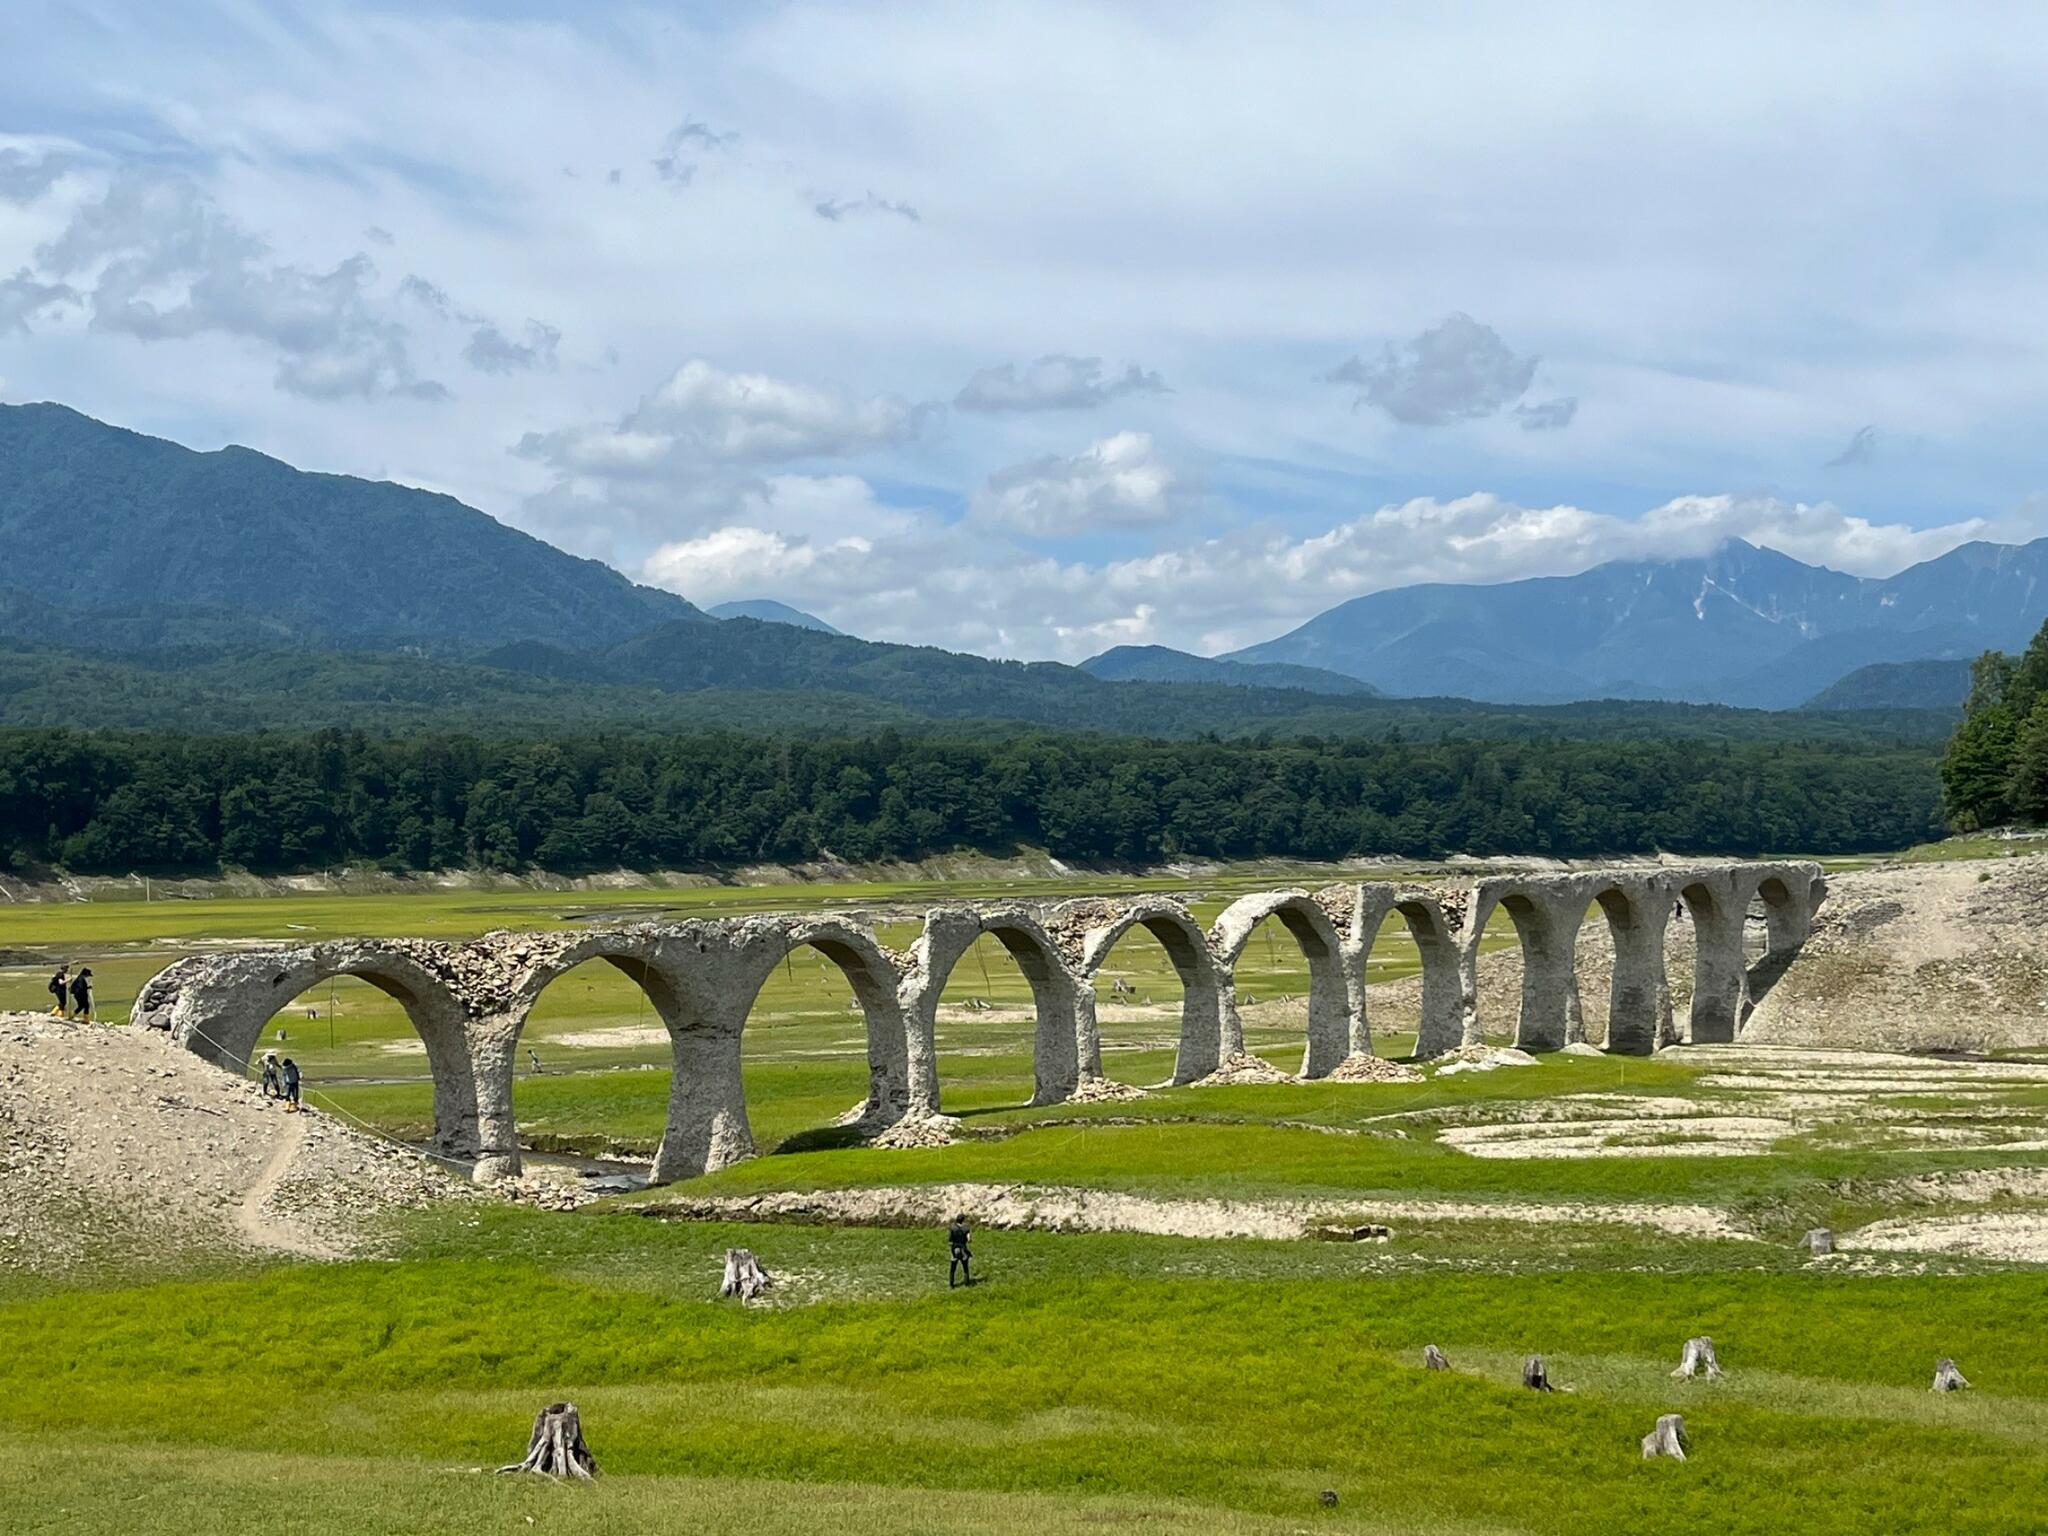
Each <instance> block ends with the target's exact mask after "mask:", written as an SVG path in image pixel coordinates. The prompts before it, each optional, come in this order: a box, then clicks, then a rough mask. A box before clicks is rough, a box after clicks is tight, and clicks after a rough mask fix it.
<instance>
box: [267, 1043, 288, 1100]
mask: <svg viewBox="0 0 2048 1536" xmlns="http://www.w3.org/2000/svg"><path fill="white" fill-rule="evenodd" d="M283 1091H284V1085H283V1084H282V1083H280V1082H279V1081H278V1077H277V1052H275V1051H265V1052H264V1053H263V1097H265V1098H266V1099H274V1098H276V1097H278V1096H279V1094H281V1093H282V1092H283Z"/></svg>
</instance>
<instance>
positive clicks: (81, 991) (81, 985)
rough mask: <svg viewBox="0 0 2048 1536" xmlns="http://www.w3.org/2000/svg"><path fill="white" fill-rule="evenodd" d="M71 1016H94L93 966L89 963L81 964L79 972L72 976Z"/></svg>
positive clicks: (85, 1017)
mask: <svg viewBox="0 0 2048 1536" xmlns="http://www.w3.org/2000/svg"><path fill="white" fill-rule="evenodd" d="M71 1017H73V1018H74V1019H90V1018H91V1017H92V967H91V966H89V965H82V966H80V967H79V968H78V974H77V975H76V976H74V977H72V978H71Z"/></svg>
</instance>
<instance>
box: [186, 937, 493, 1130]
mask: <svg viewBox="0 0 2048 1536" xmlns="http://www.w3.org/2000/svg"><path fill="white" fill-rule="evenodd" d="M221 964H222V965H223V966H225V967H227V968H228V969H229V971H230V972H231V974H230V975H229V976H226V977H218V978H216V977H211V976H207V975H206V974H205V972H206V969H207V965H208V962H206V961H200V962H198V963H197V966H196V969H197V970H198V971H199V973H200V974H199V975H196V976H194V977H192V978H191V979H190V980H189V981H188V982H187V983H186V985H187V986H189V987H191V988H192V989H193V991H194V993H195V995H194V996H193V998H192V999H191V1002H192V1004H193V1006H191V1007H190V1008H189V1009H186V1010H184V1014H183V1017H182V1019H181V1020H179V1021H178V1022H176V1023H174V1024H173V1025H172V1028H173V1032H174V1034H175V1035H176V1037H177V1038H178V1039H180V1041H181V1042H182V1043H183V1044H184V1045H185V1046H186V1047H187V1048H188V1049H190V1050H192V1051H194V1052H196V1053H197V1054H199V1055H201V1056H203V1057H205V1058H206V1059H208V1060H210V1061H212V1062H214V1063H215V1064H216V1065H218V1066H221V1067H225V1068H226V1069H227V1070H229V1071H231V1072H236V1073H240V1074H243V1075H251V1074H252V1073H253V1072H254V1071H256V1070H257V1069H258V1068H257V1064H258V1061H259V1053H260V1052H264V1051H275V1052H276V1053H277V1055H278V1058H279V1064H280V1066H282V1063H283V1061H284V1060H285V1059H286V1058H289V1059H290V1060H291V1061H292V1062H293V1063H294V1064H295V1065H296V1067H297V1068H298V1070H299V1073H300V1080H301V1085H302V1086H301V1094H302V1097H303V1098H308V1099H310V1098H311V1097H313V1096H314V1095H316V1094H319V1095H329V1094H331V1095H333V1096H334V1099H335V1102H336V1103H337V1104H339V1105H340V1106H341V1107H343V1108H348V1107H349V1105H350V1104H351V1103H352V1102H355V1103H360V1101H361V1099H362V1098H363V1097H364V1096H365V1095H369V1096H374V1097H375V1098H377V1099H378V1100H379V1102H378V1103H377V1104H376V1105H375V1110H376V1112H377V1113H378V1114H379V1115H380V1116H389V1117H391V1118H395V1119H397V1120H398V1121H399V1125H398V1127H397V1128H398V1130H399V1131H400V1132H401V1133H402V1134H405V1135H406V1136H408V1138H409V1139H412V1140H415V1141H418V1142H420V1143H422V1144H424V1145H428V1146H432V1147H434V1148H436V1149H438V1150H440V1151H442V1152H446V1153H450V1154H452V1155H455V1156H468V1155H472V1154H473V1153H474V1152H475V1150H476V1146H477V1100H476V1086H475V1077H474V1073H473V1072H472V1070H471V1064H470V1060H469V1054H468V1050H467V1045H466V1041H465V1037H464V1028H463V1026H464V1014H463V1011H462V1009H461V1007H460V1006H459V1005H458V1004H457V1003H456V1002H455V1001H454V999H453V998H452V997H451V996H450V995H449V994H448V993H447V991H446V990H445V988H443V987H442V986H441V985H440V984H439V982H438V981H437V979H436V978H435V977H433V976H432V975H431V974H429V973H426V972H423V971H419V970H418V968H417V967H415V966H414V965H413V964H412V963H411V962H410V961H409V960H407V959H405V958H404V957H402V956H382V957H380V956H378V955H375V954H368V955H366V954H361V953H347V954H344V955H341V956H339V957H332V958H331V957H329V956H327V955H322V954H319V953H310V954H309V953H307V952H304V951H301V952H299V953H297V954H295V955H287V956H284V957H281V958H279V959H277V960H270V959H265V958H262V957H258V956H245V957H224V958H223V959H222V961H221ZM233 973H239V974H233Z"/></svg>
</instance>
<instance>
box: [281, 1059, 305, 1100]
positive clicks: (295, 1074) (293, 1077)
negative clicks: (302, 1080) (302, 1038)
mask: <svg viewBox="0 0 2048 1536" xmlns="http://www.w3.org/2000/svg"><path fill="white" fill-rule="evenodd" d="M283 1070H284V1112H285V1113H286V1114H288V1115H295V1114H304V1113H305V1109H304V1107H303V1106H302V1105H301V1104H300V1103H299V1064H298V1063H297V1062H296V1061H293V1060H292V1059H291V1057H289V1056H287V1057H285V1059H284V1069H283Z"/></svg>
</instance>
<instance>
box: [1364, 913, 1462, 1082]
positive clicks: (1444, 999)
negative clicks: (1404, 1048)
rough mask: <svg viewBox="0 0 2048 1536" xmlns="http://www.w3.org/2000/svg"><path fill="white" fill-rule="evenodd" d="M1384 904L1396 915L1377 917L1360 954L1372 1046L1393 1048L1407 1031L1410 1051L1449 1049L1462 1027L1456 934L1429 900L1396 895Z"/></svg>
mask: <svg viewBox="0 0 2048 1536" xmlns="http://www.w3.org/2000/svg"><path fill="white" fill-rule="evenodd" d="M1387 910H1388V915H1389V917H1391V918H1394V919H1397V921H1388V920H1387V919H1386V918H1382V919H1381V921H1380V924H1379V927H1378V929H1377V931H1376V932H1375V933H1374V934H1373V936H1372V943H1371V944H1370V945H1369V946H1368V947H1367V949H1366V953H1365V955H1364V957H1363V958H1364V978H1363V979H1364V985H1365V989H1366V994H1367V997H1368V999H1369V1001H1368V1003H1367V1013H1366V1017H1367V1021H1368V1023H1369V1024H1370V1025H1371V1029H1372V1039H1373V1042H1374V1047H1375V1049H1376V1050H1377V1051H1378V1052H1379V1053H1380V1054H1382V1055H1395V1054H1399V1052H1398V1050H1397V1048H1396V1045H1395V1042H1396V1041H1397V1040H1398V1039H1400V1038H1401V1037H1403V1036H1407V1037H1409V1039H1410V1042H1411V1044H1410V1054H1412V1055H1415V1056H1435V1055H1440V1054H1441V1053H1443V1052H1444V1051H1448V1050H1453V1049H1455V1048H1456V1047H1457V1046H1458V1044H1459V1042H1460V1037H1461V1035H1462V1032H1463V1028H1464V1025H1463V1020H1462V1018H1461V1016H1460V1015H1461V1010H1460V987H1459V979H1458V942H1457V935H1456V934H1454V933H1453V932H1452V931H1451V928H1450V925H1449V923H1448V921H1447V920H1446V918H1445V915H1444V912H1443V910H1442V908H1441V907H1439V906H1438V905H1437V904H1436V903H1435V902H1433V901H1425V900H1423V899H1422V898H1420V897H1416V896H1404V897H1398V898H1396V899H1395V900H1394V902H1393V903H1392V905H1391V906H1390V907H1389V908H1388V909H1387Z"/></svg>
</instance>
